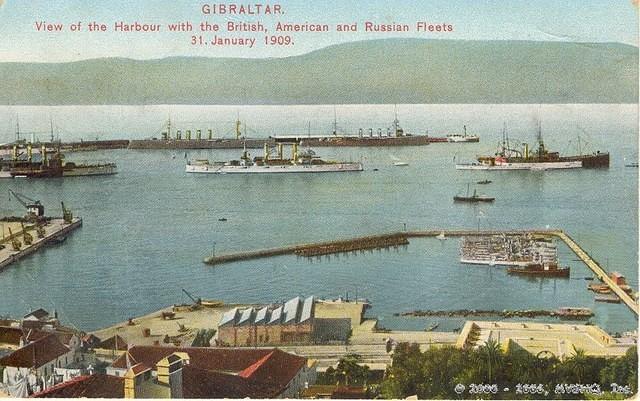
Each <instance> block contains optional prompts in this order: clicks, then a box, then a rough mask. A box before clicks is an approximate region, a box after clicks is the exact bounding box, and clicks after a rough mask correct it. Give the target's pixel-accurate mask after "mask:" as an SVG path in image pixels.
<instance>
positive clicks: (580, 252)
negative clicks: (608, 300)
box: [554, 230, 638, 316]
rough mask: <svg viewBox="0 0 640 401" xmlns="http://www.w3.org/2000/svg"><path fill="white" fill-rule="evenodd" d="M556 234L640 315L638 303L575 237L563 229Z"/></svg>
mask: <svg viewBox="0 0 640 401" xmlns="http://www.w3.org/2000/svg"><path fill="white" fill-rule="evenodd" d="M554 235H555V236H556V237H558V238H560V239H561V240H562V241H564V243H565V244H567V246H568V247H569V248H570V249H571V250H572V251H573V253H575V254H576V256H578V257H579V258H580V259H581V260H582V261H583V262H584V264H585V265H587V267H589V269H591V270H592V271H593V272H594V273H595V274H596V276H598V278H599V279H600V280H602V281H603V282H605V283H606V284H607V285H608V286H609V288H611V290H612V291H613V292H614V293H615V294H616V295H617V296H618V298H620V300H621V301H622V302H624V303H625V304H626V305H627V306H628V307H629V309H631V310H632V311H633V312H634V313H635V314H636V316H637V315H638V303H637V302H636V301H635V300H634V299H633V298H632V297H631V296H630V295H629V294H627V293H626V292H625V291H624V290H623V289H622V288H620V286H618V284H616V283H615V282H614V281H613V280H611V278H610V277H609V275H608V274H607V272H606V271H605V270H604V269H603V268H602V266H600V265H599V264H598V263H597V262H596V261H595V260H593V258H592V257H591V256H590V255H589V254H588V253H587V252H586V251H585V250H584V249H582V248H581V247H580V245H578V243H577V242H575V241H574V240H573V238H571V237H570V236H569V235H567V234H566V233H564V232H563V231H561V230H558V231H557V232H555V233H554Z"/></svg>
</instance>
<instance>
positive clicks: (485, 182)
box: [478, 180, 493, 185]
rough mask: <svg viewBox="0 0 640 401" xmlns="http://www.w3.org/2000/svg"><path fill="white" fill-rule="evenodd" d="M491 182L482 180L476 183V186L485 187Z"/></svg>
mask: <svg viewBox="0 0 640 401" xmlns="http://www.w3.org/2000/svg"><path fill="white" fill-rule="evenodd" d="M492 182H493V181H491V180H482V181H478V184H480V185H487V184H491V183H492Z"/></svg>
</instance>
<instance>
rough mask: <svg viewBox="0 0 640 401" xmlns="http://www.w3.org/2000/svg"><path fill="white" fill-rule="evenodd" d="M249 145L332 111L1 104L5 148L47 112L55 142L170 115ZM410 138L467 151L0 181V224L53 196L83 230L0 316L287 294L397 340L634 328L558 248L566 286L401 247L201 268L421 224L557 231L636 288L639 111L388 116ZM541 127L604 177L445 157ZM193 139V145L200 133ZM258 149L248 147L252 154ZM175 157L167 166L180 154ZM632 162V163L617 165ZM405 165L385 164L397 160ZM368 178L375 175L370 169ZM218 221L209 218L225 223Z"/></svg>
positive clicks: (15, 270)
mask: <svg viewBox="0 0 640 401" xmlns="http://www.w3.org/2000/svg"><path fill="white" fill-rule="evenodd" d="M393 109H394V108H393V106H370V105H365V106H360V105H351V106H338V107H337V108H336V115H337V120H338V126H339V127H340V128H342V129H345V130H347V131H349V132H356V131H357V129H358V128H364V129H365V132H366V130H367V129H368V128H369V127H371V128H373V129H374V132H377V130H378V128H382V129H383V131H386V128H387V127H388V126H390V123H391V121H392V120H393ZM238 114H239V115H240V118H241V119H242V120H243V121H246V124H247V131H248V133H249V136H254V137H257V136H268V135H273V134H278V133H280V134H284V133H301V132H302V133H306V132H307V126H308V124H309V123H310V125H311V133H312V134H318V133H321V132H328V131H329V130H330V127H331V124H332V122H333V118H334V108H333V106H273V107H262V106H255V107H254V106H251V107H215V106H211V107H210V106H206V107H205V106H153V107H128V106H127V107H124V106H107V107H2V108H0V142H8V141H11V140H13V133H12V132H13V130H14V128H13V127H14V125H15V121H16V115H19V119H20V127H21V130H22V131H23V133H24V134H25V135H30V133H31V132H33V133H34V135H36V136H39V137H41V138H44V137H46V136H47V135H48V134H47V131H48V129H49V128H48V127H49V116H51V117H52V118H53V121H54V124H55V125H56V127H57V129H56V131H57V132H59V133H60V136H61V137H62V139H63V140H67V141H69V140H75V139H80V138H83V139H95V138H96V137H98V138H100V139H110V138H146V137H151V136H159V131H160V128H161V126H162V123H163V121H164V120H166V119H167V118H168V117H169V116H171V118H172V119H173V121H174V124H175V126H177V128H182V129H183V130H186V129H193V130H195V129H203V130H205V129H207V128H212V129H214V132H215V134H216V135H218V136H221V135H227V136H230V135H231V132H232V129H233V128H232V126H233V120H235V119H236V116H237V115H238ZM398 115H399V119H400V122H401V125H402V126H403V127H404V128H405V129H406V130H408V131H409V132H413V133H419V134H423V133H425V131H427V130H428V132H429V134H430V135H435V136H438V135H445V134H447V133H450V132H453V131H458V132H460V131H461V130H462V126H463V124H466V125H467V127H468V130H469V132H472V133H477V134H478V135H480V136H481V142H480V143H479V144H432V145H429V146H424V147H406V148H318V149H316V152H317V153H318V154H320V155H321V156H323V157H324V158H328V159H342V160H362V161H363V163H364V164H365V169H366V171H364V172H362V173H349V174H327V175H323V174H318V175H281V176H229V175H226V176H224V175H223V176H191V175H187V174H186V173H185V172H184V164H185V159H184V156H185V155H184V154H183V153H181V152H173V151H129V150H118V151H111V152H107V151H97V152H84V153H74V154H68V156H67V159H68V160H74V161H106V160H110V161H114V162H116V163H117V164H118V169H119V174H117V175H115V176H110V177H97V178H67V179H64V180H63V179H51V180H0V199H1V200H0V215H21V214H23V212H24V210H22V208H21V206H20V205H19V204H18V203H17V202H15V201H14V200H11V201H9V200H8V195H7V190H8V189H13V190H16V191H18V192H21V193H24V194H26V195H28V196H30V197H33V198H37V199H40V200H42V201H43V203H44V204H45V206H46V207H47V208H48V212H47V214H52V215H61V211H60V207H59V201H60V200H64V202H65V204H67V205H68V206H69V207H70V208H71V209H72V210H73V212H74V213H75V215H77V216H82V217H83V219H84V225H83V227H82V228H81V229H80V230H78V231H76V232H75V233H74V234H73V235H71V236H70V237H69V238H68V239H67V241H66V242H65V243H64V244H62V245H60V246H56V247H51V248H47V249H46V250H43V251H41V252H38V253H37V254H35V255H33V256H31V257H29V258H26V259H24V260H22V261H21V262H19V263H16V264H15V265H13V266H12V267H10V268H8V269H6V270H4V271H2V272H0V314H2V315H13V316H20V315H22V314H24V313H25V312H27V311H28V310H29V308H35V307H44V308H45V309H50V310H53V309H56V310H57V311H58V313H59V314H60V317H61V318H62V319H63V320H64V321H65V322H67V323H70V324H73V325H75V326H76V327H78V328H81V329H84V330H92V329H97V328H100V327H103V326H105V325H110V324H113V323H115V322H118V321H122V320H125V319H127V318H128V317H131V316H137V315H141V314H144V313H148V312H151V311H153V310H156V309H158V308H161V307H164V306H167V305H169V304H173V303H178V302H185V301H188V300H187V299H186V298H185V297H184V296H183V295H182V292H181V288H185V289H187V290H188V291H190V292H191V293H192V294H194V295H196V296H199V297H203V298H217V299H223V300H225V301H228V302H271V301H280V300H283V299H287V298H290V297H294V296H296V295H315V296H318V297H337V296H340V295H343V296H344V295H345V294H346V293H347V292H348V293H349V296H354V295H355V293H356V291H357V293H358V296H359V297H366V298H369V299H370V300H371V301H372V303H373V305H374V307H373V309H372V310H370V315H371V316H377V317H379V318H380V319H381V323H382V325H384V326H386V327H392V328H411V329H423V328H424V327H425V326H426V325H429V324H431V323H433V322H435V321H440V322H441V327H440V329H442V330H451V329H452V328H454V327H459V325H460V324H461V320H455V319H453V320H442V319H431V320H430V319H411V318H398V317H393V314H394V313H396V312H403V311H409V310H415V309H465V308H466V309H498V310H502V309H553V308H557V307H561V306H585V307H589V308H592V309H594V311H595V313H596V317H595V318H594V321H595V322H596V323H597V324H599V325H601V326H602V327H604V328H605V329H607V330H609V331H612V332H613V331H623V330H629V329H632V328H635V327H636V326H637V320H636V319H635V318H634V316H633V314H632V313H631V312H630V311H629V310H628V309H627V308H626V306H624V304H619V305H612V304H601V303H595V302H594V296H593V293H591V292H589V291H587V289H586V286H587V284H588V283H589V281H585V280H584V278H585V277H590V276H591V274H590V270H588V269H587V268H586V266H584V265H583V264H582V263H581V262H578V261H576V257H575V256H574V255H573V254H572V253H571V252H570V251H569V250H568V249H567V248H566V247H565V246H564V245H559V248H560V260H561V263H562V264H567V265H569V266H571V278H570V279H548V278H547V279H523V278H520V277H513V276H508V275H507V274H506V271H505V269H504V268H500V267H477V266H467V265H462V264H460V263H459V261H458V247H459V240H458V239H448V240H446V241H438V240H436V239H412V240H411V244H410V245H409V246H408V247H406V248H405V249H398V250H397V251H396V250H391V251H381V252H378V251H374V252H372V253H365V254H358V255H349V256H345V255H340V256H331V257H330V258H329V257H326V258H324V257H323V258H322V259H313V260H307V259H299V258H296V257H294V256H291V257H289V256H286V257H277V258H271V259H261V260H255V261H249V262H242V263H234V264H228V265H222V266H217V267H211V266H207V265H204V264H203V263H202V259H203V258H204V257H206V256H207V255H208V254H209V253H210V252H211V250H212V247H213V244H214V243H215V248H216V252H218V253H224V252H231V251H237V250H245V249H255V248H261V247H267V246H278V245H284V244H291V243H297V242H301V241H316V240H328V239H333V238H337V237H351V236H356V235H362V234H372V233H380V232H387V231H397V230H400V229H402V228H403V224H405V223H406V225H407V228H408V229H427V228H440V227H442V228H477V227H478V226H480V228H505V229H506V228H545V227H547V226H549V227H558V228H562V229H564V230H566V231H567V232H568V233H569V234H570V235H571V236H573V237H574V238H575V239H576V240H577V241H578V242H579V243H580V244H581V245H582V246H583V247H584V248H585V249H586V250H587V251H588V252H589V253H590V254H592V255H593V256H594V257H595V258H596V260H598V261H599V262H600V263H602V264H603V265H606V266H608V268H609V269H610V270H618V271H620V272H622V273H623V274H625V275H626V276H627V278H628V281H629V282H630V284H631V285H632V286H633V287H634V288H636V289H637V287H638V169H637V168H635V169H634V168H628V167H625V166H624V165H625V163H628V162H631V161H637V157H638V151H637V149H638V128H637V127H638V121H637V115H638V106H637V105H542V106H538V105H535V106H532V105H399V106H398ZM538 120H541V121H542V124H543V134H544V140H545V143H546V144H547V146H548V148H550V149H553V150H558V151H560V152H562V153H564V154H572V153H576V147H577V138H578V135H580V137H581V141H580V142H581V146H582V147H583V150H585V151H589V152H593V151H596V150H603V151H604V150H608V151H610V152H611V157H612V161H611V168H609V169H594V170H587V169H585V170H575V171H547V172H518V171H512V172H493V173H487V172H469V171H467V172H464V171H456V170H455V169H454V158H455V159H456V160H466V161H470V160H472V159H473V158H474V156H475V155H477V154H486V153H490V152H493V151H494V150H495V148H496V145H497V143H498V141H499V140H500V138H501V131H502V127H503V122H504V123H505V124H506V127H507V131H508V132H509V137H510V140H511V141H512V143H522V142H523V141H527V142H529V143H533V142H534V140H535V127H536V124H537V121H538ZM194 135H195V132H194ZM255 153H256V154H257V153H261V152H260V151H256V152H255ZM174 156H175V158H174ZM238 156H239V152H238V151H236V150H229V151H221V150H215V151H190V152H189V153H188V157H189V158H209V159H215V160H227V159H230V158H237V157H238ZM625 159H626V160H625ZM398 160H401V161H406V162H408V163H409V166H408V167H394V166H393V162H394V161H398ZM374 168H377V169H379V171H373V169H374ZM485 178H488V179H491V180H493V184H491V185H487V186H480V187H479V188H478V189H479V190H480V192H483V193H487V194H490V195H492V196H495V197H496V201H495V203H494V204H491V205H482V206H473V205H464V204H462V205H459V204H455V205H454V204H453V201H452V197H453V196H454V195H455V194H457V193H462V192H464V191H466V186H467V183H474V182H476V181H478V180H482V179H485ZM222 217H224V218H226V219H228V221H226V222H220V221H218V219H219V218H222Z"/></svg>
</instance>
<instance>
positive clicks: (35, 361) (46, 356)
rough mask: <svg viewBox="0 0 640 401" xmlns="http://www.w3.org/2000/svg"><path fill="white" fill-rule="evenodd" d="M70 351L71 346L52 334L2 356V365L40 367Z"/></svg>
mask: <svg viewBox="0 0 640 401" xmlns="http://www.w3.org/2000/svg"><path fill="white" fill-rule="evenodd" d="M68 352H69V348H67V347H66V346H65V345H64V344H62V342H60V340H59V339H58V337H57V336H56V335H55V334H50V335H48V336H46V337H44V338H41V339H39V340H37V341H34V342H32V343H29V344H27V345H25V346H24V347H22V348H19V349H17V350H16V351H14V352H13V353H11V354H9V355H7V356H5V357H3V358H1V359H0V366H12V367H19V368H39V367H40V366H42V365H44V364H46V363H48V362H50V361H52V360H54V359H56V358H58V357H60V356H62V355H64V354H66V353H68Z"/></svg>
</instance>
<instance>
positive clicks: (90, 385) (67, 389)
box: [31, 373, 124, 398]
mask: <svg viewBox="0 0 640 401" xmlns="http://www.w3.org/2000/svg"><path fill="white" fill-rule="evenodd" d="M31 397H33V398H124V378H122V377H117V376H108V375H105V374H101V373H98V374H95V375H91V376H79V377H76V378H74V379H71V380H69V381H67V382H64V383H60V384H58V385H55V386H53V387H51V388H49V389H47V390H45V391H42V392H40V393H36V394H33V395H32V396H31Z"/></svg>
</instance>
